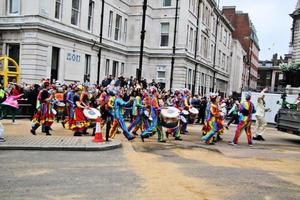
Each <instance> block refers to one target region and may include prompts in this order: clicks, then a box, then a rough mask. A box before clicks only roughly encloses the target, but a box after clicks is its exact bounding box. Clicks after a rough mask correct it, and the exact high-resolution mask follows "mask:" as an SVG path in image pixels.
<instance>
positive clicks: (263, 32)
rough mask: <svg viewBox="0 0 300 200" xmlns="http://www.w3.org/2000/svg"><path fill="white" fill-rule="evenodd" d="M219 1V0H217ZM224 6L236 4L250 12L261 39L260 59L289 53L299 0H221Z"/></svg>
mask: <svg viewBox="0 0 300 200" xmlns="http://www.w3.org/2000/svg"><path fill="white" fill-rule="evenodd" d="M216 1H217V2H218V0H216ZM219 1H220V8H222V6H236V10H239V11H243V12H244V13H249V15H250V18H251V21H252V22H253V24H254V26H255V28H256V31H257V35H258V39H259V46H260V52H259V59H260V60H271V59H272V55H273V54H274V53H278V55H279V56H280V55H282V56H284V54H287V53H289V43H290V39H291V28H292V18H291V17H290V16H289V14H291V13H292V12H293V11H294V10H295V7H296V4H297V0H219Z"/></svg>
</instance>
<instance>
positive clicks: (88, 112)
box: [83, 108, 101, 120]
mask: <svg viewBox="0 0 300 200" xmlns="http://www.w3.org/2000/svg"><path fill="white" fill-rule="evenodd" d="M83 114H84V116H85V117H86V118H88V119H91V120H96V119H97V118H98V117H101V114H100V111H99V110H97V109H96V108H89V109H84V110H83Z"/></svg>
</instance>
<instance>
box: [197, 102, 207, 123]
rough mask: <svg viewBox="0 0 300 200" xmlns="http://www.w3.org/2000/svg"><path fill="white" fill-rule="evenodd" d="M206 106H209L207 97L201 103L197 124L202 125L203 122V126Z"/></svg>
mask: <svg viewBox="0 0 300 200" xmlns="http://www.w3.org/2000/svg"><path fill="white" fill-rule="evenodd" d="M206 106H207V100H206V97H202V98H201V101H200V107H199V117H198V121H197V122H196V123H200V120H201V124H204V120H205V109H206Z"/></svg>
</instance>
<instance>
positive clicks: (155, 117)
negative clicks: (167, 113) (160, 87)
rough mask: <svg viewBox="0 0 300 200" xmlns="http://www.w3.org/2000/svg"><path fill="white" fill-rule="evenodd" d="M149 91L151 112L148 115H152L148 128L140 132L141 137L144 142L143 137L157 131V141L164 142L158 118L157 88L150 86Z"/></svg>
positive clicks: (163, 134)
mask: <svg viewBox="0 0 300 200" xmlns="http://www.w3.org/2000/svg"><path fill="white" fill-rule="evenodd" d="M150 93H151V95H152V96H151V112H150V115H151V117H152V123H151V125H150V127H149V128H148V129H146V130H145V131H144V132H143V133H142V134H141V139H142V141H143V142H144V138H148V137H150V136H151V135H152V134H153V133H154V132H157V135H158V139H157V140H158V142H166V139H165V138H166V136H165V133H164V132H163V130H162V125H161V119H160V114H159V113H160V107H159V104H158V99H157V96H158V93H157V89H156V88H155V87H151V88H150Z"/></svg>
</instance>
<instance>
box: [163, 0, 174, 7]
mask: <svg viewBox="0 0 300 200" xmlns="http://www.w3.org/2000/svg"><path fill="white" fill-rule="evenodd" d="M166 1H167V0H162V6H163V7H170V6H172V0H168V1H170V5H165V4H166Z"/></svg>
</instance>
